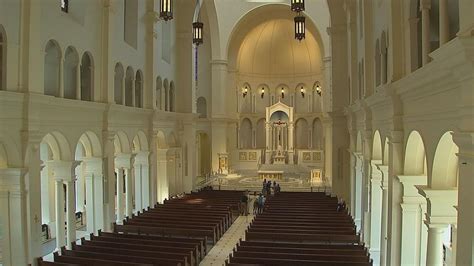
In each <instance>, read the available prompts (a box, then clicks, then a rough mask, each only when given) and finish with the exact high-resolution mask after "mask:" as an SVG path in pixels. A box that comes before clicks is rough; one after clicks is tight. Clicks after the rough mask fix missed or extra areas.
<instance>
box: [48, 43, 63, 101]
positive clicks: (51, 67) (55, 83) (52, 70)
mask: <svg viewBox="0 0 474 266" xmlns="http://www.w3.org/2000/svg"><path fill="white" fill-rule="evenodd" d="M44 52H45V54H44V94H45V95H49V96H55V97H59V96H60V95H59V87H60V85H59V81H60V77H59V75H60V60H61V58H62V51H61V48H60V46H59V44H58V42H57V41H55V40H49V41H48V42H47V43H46V46H45V51H44Z"/></svg>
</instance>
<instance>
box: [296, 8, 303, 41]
mask: <svg viewBox="0 0 474 266" xmlns="http://www.w3.org/2000/svg"><path fill="white" fill-rule="evenodd" d="M305 20H306V18H305V17H304V16H303V15H301V14H299V15H298V16H296V17H295V39H297V40H298V41H301V40H303V39H304V38H305V37H306V30H305Z"/></svg>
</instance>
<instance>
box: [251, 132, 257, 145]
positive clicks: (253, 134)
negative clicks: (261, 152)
mask: <svg viewBox="0 0 474 266" xmlns="http://www.w3.org/2000/svg"><path fill="white" fill-rule="evenodd" d="M252 148H254V149H256V148H257V130H255V128H252Z"/></svg>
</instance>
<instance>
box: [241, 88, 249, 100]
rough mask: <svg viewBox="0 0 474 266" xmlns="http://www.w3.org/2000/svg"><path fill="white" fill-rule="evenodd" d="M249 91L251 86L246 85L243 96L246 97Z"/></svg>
mask: <svg viewBox="0 0 474 266" xmlns="http://www.w3.org/2000/svg"><path fill="white" fill-rule="evenodd" d="M248 92H249V88H248V87H247V86H245V88H244V89H243V90H242V96H243V97H244V98H245V96H247V93H248Z"/></svg>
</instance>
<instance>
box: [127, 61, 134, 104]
mask: <svg viewBox="0 0 474 266" xmlns="http://www.w3.org/2000/svg"><path fill="white" fill-rule="evenodd" d="M134 79H135V72H134V71H133V68H132V67H127V73H126V74H125V105H126V106H133V86H134V85H135V84H134Z"/></svg>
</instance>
